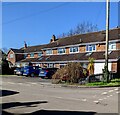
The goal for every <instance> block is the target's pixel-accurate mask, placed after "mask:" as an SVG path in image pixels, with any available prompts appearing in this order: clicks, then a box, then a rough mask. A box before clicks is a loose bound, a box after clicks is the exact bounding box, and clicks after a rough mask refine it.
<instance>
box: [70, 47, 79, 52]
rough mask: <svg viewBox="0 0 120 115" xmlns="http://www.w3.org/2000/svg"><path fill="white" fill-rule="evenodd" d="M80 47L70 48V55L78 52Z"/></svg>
mask: <svg viewBox="0 0 120 115" xmlns="http://www.w3.org/2000/svg"><path fill="white" fill-rule="evenodd" d="M78 49H79V47H71V48H70V53H75V52H78Z"/></svg>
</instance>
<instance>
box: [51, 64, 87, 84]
mask: <svg viewBox="0 0 120 115" xmlns="http://www.w3.org/2000/svg"><path fill="white" fill-rule="evenodd" d="M84 71H85V70H84ZM85 73H86V72H83V67H82V66H81V64H80V63H78V62H71V63H68V64H67V65H66V66H64V67H62V68H61V69H58V70H57V71H56V73H55V74H54V75H53V76H52V79H53V82H54V83H55V82H57V83H60V82H62V81H65V82H70V83H78V82H79V79H80V78H83V77H85Z"/></svg>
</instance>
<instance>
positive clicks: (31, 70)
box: [23, 66, 40, 77]
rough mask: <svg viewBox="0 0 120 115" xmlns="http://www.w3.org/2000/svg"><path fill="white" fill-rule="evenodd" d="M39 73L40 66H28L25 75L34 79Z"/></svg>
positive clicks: (25, 68)
mask: <svg viewBox="0 0 120 115" xmlns="http://www.w3.org/2000/svg"><path fill="white" fill-rule="evenodd" d="M39 71H40V69H39V66H26V67H24V71H23V75H25V76H31V77H34V76H38V75H39Z"/></svg>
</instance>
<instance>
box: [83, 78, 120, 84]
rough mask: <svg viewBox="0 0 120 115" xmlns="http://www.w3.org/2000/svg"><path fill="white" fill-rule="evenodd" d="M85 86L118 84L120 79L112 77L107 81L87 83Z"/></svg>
mask: <svg viewBox="0 0 120 115" xmlns="http://www.w3.org/2000/svg"><path fill="white" fill-rule="evenodd" d="M85 86H120V79H113V80H111V82H109V83H104V82H94V83H87V84H85Z"/></svg>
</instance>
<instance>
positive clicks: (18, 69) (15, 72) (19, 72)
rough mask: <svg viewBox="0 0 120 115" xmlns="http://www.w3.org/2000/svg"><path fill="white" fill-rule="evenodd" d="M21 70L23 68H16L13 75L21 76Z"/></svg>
mask: <svg viewBox="0 0 120 115" xmlns="http://www.w3.org/2000/svg"><path fill="white" fill-rule="evenodd" d="M23 70H24V68H23V67H19V68H16V69H15V70H14V74H15V75H23Z"/></svg>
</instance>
